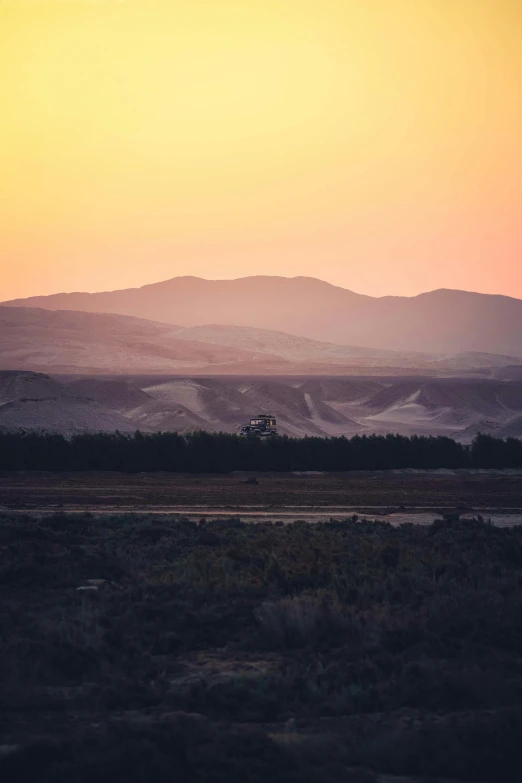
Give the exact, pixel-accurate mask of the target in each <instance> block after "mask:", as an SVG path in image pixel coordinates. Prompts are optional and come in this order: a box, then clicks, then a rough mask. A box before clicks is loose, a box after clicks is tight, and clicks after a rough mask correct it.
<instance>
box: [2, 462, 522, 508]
mask: <svg viewBox="0 0 522 783" xmlns="http://www.w3.org/2000/svg"><path fill="white" fill-rule="evenodd" d="M255 482H257V483H255ZM1 508H3V509H10V510H14V509H21V510H25V511H29V510H38V511H40V510H42V511H44V510H56V509H57V508H59V509H63V510H68V511H74V510H86V509H92V510H98V511H102V510H103V511H106V510H108V511H124V510H129V511H131V510H133V511H139V510H146V511H147V512H154V511H156V512H169V513H183V512H185V511H186V512H189V511H191V510H192V511H193V513H196V514H204V513H216V514H218V513H219V512H221V513H223V512H237V513H241V514H242V515H245V514H261V515H263V514H264V515H266V514H270V516H273V515H276V516H277V514H278V513H279V512H280V513H283V514H284V513H287V514H291V515H292V516H294V515H296V516H297V517H299V515H303V516H309V515H310V514H311V515H313V514H314V512H316V511H317V512H318V513H320V515H321V516H322V517H323V516H324V515H325V514H331V515H333V516H337V515H339V514H343V513H345V514H348V513H365V514H376V515H378V516H380V517H381V516H386V515H389V514H395V515H396V514H398V513H399V514H402V515H408V514H413V513H415V512H425V513H428V512H435V513H437V512H439V513H443V512H447V511H454V510H458V511H463V512H469V511H473V512H477V513H481V512H486V513H488V512H502V511H505V512H508V513H510V514H517V513H521V514H522V473H519V474H516V473H514V472H511V473H501V472H497V473H493V472H491V473H489V474H488V473H484V472H482V473H464V472H461V473H457V472H454V473H453V474H449V473H447V474H446V473H440V472H432V473H418V474H413V475H412V474H409V475H408V474H407V473H405V472H402V473H388V472H385V473H373V474H370V473H367V474H360V473H331V474H313V475H295V474H256V475H254V474H245V475H242V474H232V475H187V474H168V473H154V474H153V473H139V474H117V473H94V472H93V473H58V474H51V473H49V474H45V473H30V474H29V473H26V474H10V475H9V474H6V473H4V474H2V475H0V509H1Z"/></svg>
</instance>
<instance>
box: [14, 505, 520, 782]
mask: <svg viewBox="0 0 522 783" xmlns="http://www.w3.org/2000/svg"><path fill="white" fill-rule="evenodd" d="M0 601H1V605H0V640H1V641H0V745H1V746H2V751H1V752H0V774H1V775H2V780H6V781H14V780H24V781H25V780H27V781H29V782H30V781H43V782H44V783H51V782H52V783H54V782H55V781H59V780H60V781H61V780H68V781H71V783H74V781H87V780H89V781H91V780H92V779H93V778H97V779H100V780H101V781H105V780H107V781H108V780H109V777H110V779H111V781H112V780H114V779H115V778H116V779H120V778H121V779H126V780H128V781H136V782H137V781H145V780H151V781H156V780H157V781H163V780H165V781H167V780H169V781H170V780H173V779H175V780H180V781H189V780H190V781H216V782H217V781H225V780H228V781H229V780H230V779H243V780H249V781H250V780H251V781H264V780H267V779H269V778H270V779H271V778H273V779H274V780H275V781H279V780H280V781H283V780H284V781H292V780H295V781H297V780H299V781H320V780H324V779H329V780H331V781H350V780H353V781H371V780H375V779H376V776H378V775H382V774H384V773H387V774H395V775H411V776H419V775H424V776H432V777H435V778H437V777H441V778H442V777H445V778H454V779H456V780H485V781H491V782H492V781H506V783H508V782H509V781H516V780H518V779H519V762H518V755H519V751H518V748H519V737H520V726H521V725H522V712H521V710H520V704H521V703H522V657H521V655H520V650H521V649H522V527H513V528H496V527H494V526H492V525H490V524H488V522H487V521H486V520H483V519H480V518H474V519H460V520H459V519H456V518H455V519H442V520H436V521H435V522H434V523H433V525H431V526H429V527H420V526H419V527H417V526H414V525H404V526H402V527H393V526H392V525H390V524H387V523H383V522H372V521H368V520H364V519H363V520H359V519H357V518H353V519H348V520H345V521H344V522H334V521H331V522H327V523H321V524H316V525H307V524H304V523H296V524H292V525H287V526H280V525H275V524H274V525H272V524H269V523H267V524H258V525H249V524H244V523H243V522H241V521H240V520H239V519H237V518H232V519H230V520H220V521H207V522H205V523H203V522H202V523H200V524H196V523H193V522H189V521H187V520H184V519H180V518H174V517H172V518H171V517H163V518H162V519H161V520H159V521H158V519H156V518H154V517H152V516H151V517H147V516H144V515H136V516H134V517H133V516H132V515H125V516H118V515H113V516H103V517H102V516H100V517H96V516H94V515H91V514H85V515H74V516H70V517H69V516H67V515H66V514H60V513H58V514H55V515H52V516H42V517H38V516H30V515H27V516H18V515H17V516H14V515H9V514H5V515H3V516H2V517H0Z"/></svg>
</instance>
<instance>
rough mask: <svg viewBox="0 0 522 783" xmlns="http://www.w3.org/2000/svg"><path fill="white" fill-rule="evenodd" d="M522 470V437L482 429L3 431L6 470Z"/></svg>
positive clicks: (0, 452) (1, 462)
mask: <svg viewBox="0 0 522 783" xmlns="http://www.w3.org/2000/svg"><path fill="white" fill-rule="evenodd" d="M390 468H522V440H517V439H515V438H508V439H507V440H500V439H498V438H493V437H491V436H488V435H478V436H477V437H476V438H475V440H474V441H473V443H472V444H471V445H470V446H466V445H462V444H461V443H457V442H456V441H454V440H452V439H451V438H446V437H422V436H417V435H413V436H411V437H409V438H407V437H404V436H402V435H386V436H384V435H369V436H367V435H363V436H359V435H356V436H355V437H353V438H344V437H340V438H315V437H313V438H287V437H277V438H271V439H269V440H268V441H262V440H258V439H255V438H240V437H238V436H236V435H228V434H225V433H219V434H211V433H207V432H194V433H190V434H187V435H179V434H178V433H175V432H163V433H156V434H142V433H140V432H137V433H136V434H135V435H122V434H120V433H111V434H105V433H100V434H96V435H75V436H74V437H72V438H70V439H68V438H65V437H63V436H62V435H53V434H37V433H30V434H26V435H18V434H11V433H3V434H0V470H50V471H69V470H72V471H75V470H117V471H126V472H138V471H179V472H190V473H228V472H230V471H233V470H259V471H291V470H321V471H322V470H325V471H326V470H330V471H341V470H385V469H390Z"/></svg>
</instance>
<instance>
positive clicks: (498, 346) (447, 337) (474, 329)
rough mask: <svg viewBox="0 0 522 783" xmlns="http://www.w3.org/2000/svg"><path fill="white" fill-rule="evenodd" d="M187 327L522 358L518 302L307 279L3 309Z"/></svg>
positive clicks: (60, 297)
mask: <svg viewBox="0 0 522 783" xmlns="http://www.w3.org/2000/svg"><path fill="white" fill-rule="evenodd" d="M4 305H6V306H10V307H13V306H14V307H40V308H45V309H50V310H81V311H85V312H97V313H114V314H120V315H128V316H135V317H138V318H143V319H148V320H154V321H156V322H163V323H169V324H173V325H178V326H183V327H191V326H198V327H199V326H202V325H205V324H215V325H226V326H228V325H233V326H237V327H251V328H256V329H268V330H276V331H280V332H285V333H287V334H292V335H296V336H299V337H307V338H310V339H313V340H318V341H326V342H331V343H337V344H341V345H350V346H359V347H364V348H374V349H378V350H391V351H402V352H404V351H406V352H411V351H414V352H422V353H438V354H439V353H446V354H455V353H459V352H461V351H474V352H481V353H494V354H503V355H506V356H515V357H522V300H519V299H514V298H511V297H507V296H494V295H490V294H477V293H472V292H466V291H453V290H445V289H441V290H438V291H431V292H428V293H425V294H420V295H419V296H414V297H399V296H396V297H391V296H385V297H381V298H375V297H371V296H364V295H362V294H356V293H354V292H353V291H349V290H347V289H344V288H339V287H337V286H334V285H330V284H329V283H326V282H323V281H321V280H316V279H315V278H308V277H295V278H284V277H268V276H258V277H244V278H239V279H237V280H203V279H201V278H197V277H176V278H173V279H171V280H167V281H164V282H160V283H153V284H151V285H146V286H143V287H141V288H131V289H125V290H121V291H108V292H102V293H94V294H89V293H70V294H54V295H51V296H39V297H30V298H28V299H17V300H13V301H10V302H5V303H4Z"/></svg>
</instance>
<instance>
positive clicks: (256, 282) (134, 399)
mask: <svg viewBox="0 0 522 783" xmlns="http://www.w3.org/2000/svg"><path fill="white" fill-rule="evenodd" d="M0 334H1V340H0V428H2V429H7V430H17V429H20V428H22V429H37V430H48V431H55V432H61V433H64V434H66V435H70V434H73V433H75V432H96V431H114V430H119V431H120V432H133V431H135V430H136V429H140V430H143V431H158V430H175V431H179V432H186V431H189V430H196V429H205V430H209V431H220V430H223V431H227V432H237V430H238V428H239V427H240V426H241V425H242V424H244V423H246V422H247V421H248V420H249V419H250V417H251V416H252V415H255V414H256V413H258V412H260V411H269V412H271V413H273V414H274V415H276V416H277V419H278V424H279V429H280V432H282V433H283V434H288V435H293V436H302V435H320V436H325V435H348V436H350V435H354V434H355V433H369V434H370V433H372V432H377V433H388V432H400V433H402V434H404V435H411V434H414V433H418V434H431V435H449V436H451V437H455V438H457V439H460V440H463V441H470V440H471V439H472V438H473V437H474V435H475V434H476V433H477V432H479V431H482V432H491V433H493V434H495V435H498V436H502V437H507V436H511V435H512V436H515V437H521V436H522V301H520V300H517V299H511V298H509V297H501V296H488V295H481V294H474V293H467V292H463V291H443V290H441V291H434V292H431V293H428V294H422V295H420V296H416V297H411V298H407V297H383V298H381V299H376V298H372V297H368V296H361V295H359V294H355V293H353V292H351V291H347V290H344V289H342V288H337V287H335V286H332V285H329V284H327V283H324V282H322V281H320V280H315V279H312V278H291V279H289V278H279V277H250V278H242V279H239V280H229V281H227V280H220V281H209V280H201V279H199V278H186V277H185V278H174V279H173V280H169V281H166V282H164V283H156V284H154V285H150V286H144V287H143V288H139V289H128V290H124V291H114V292H105V293H100V294H56V295H54V296H48V297H32V298H30V299H26V300H16V301H13V302H7V303H4V305H2V306H0Z"/></svg>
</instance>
